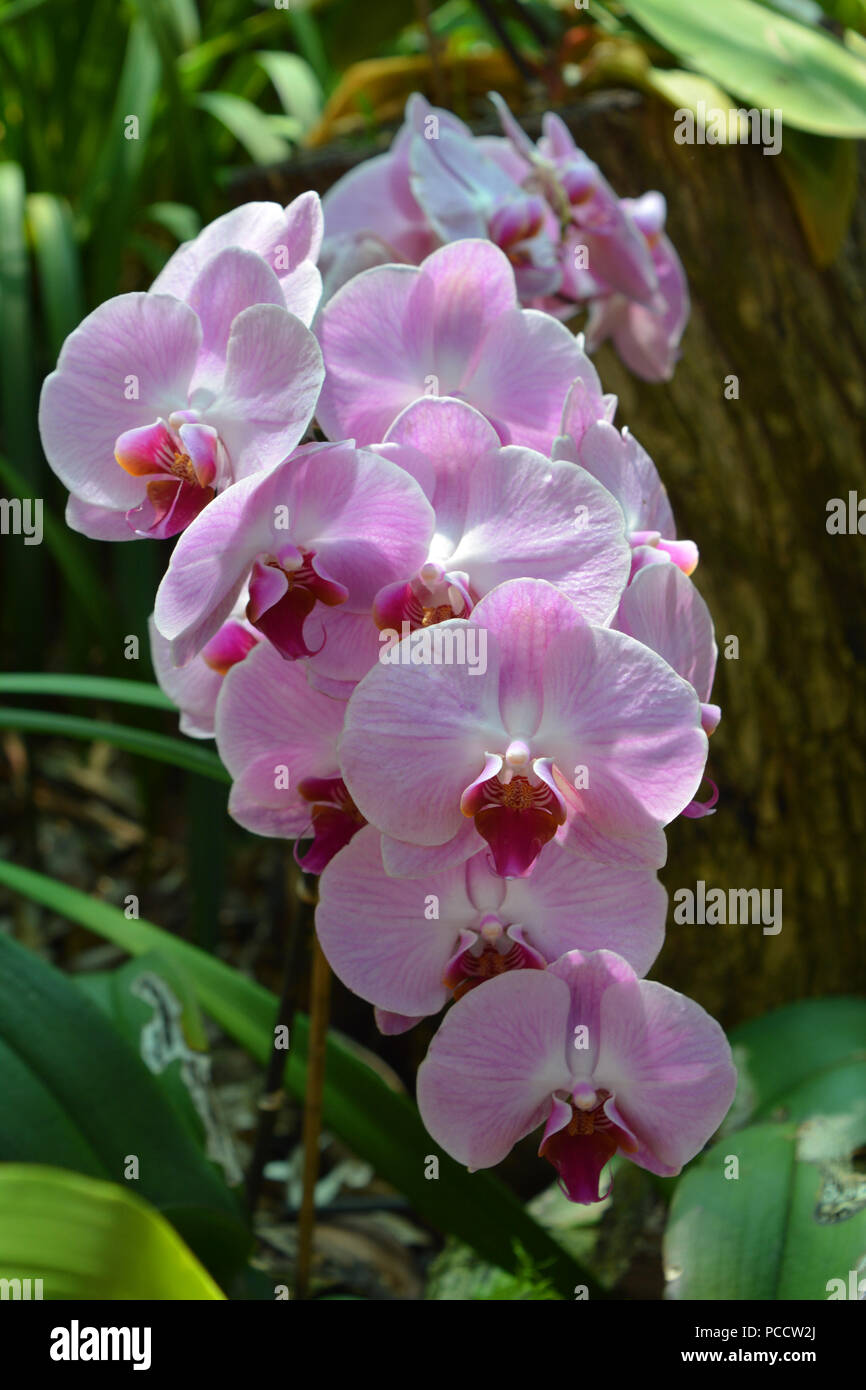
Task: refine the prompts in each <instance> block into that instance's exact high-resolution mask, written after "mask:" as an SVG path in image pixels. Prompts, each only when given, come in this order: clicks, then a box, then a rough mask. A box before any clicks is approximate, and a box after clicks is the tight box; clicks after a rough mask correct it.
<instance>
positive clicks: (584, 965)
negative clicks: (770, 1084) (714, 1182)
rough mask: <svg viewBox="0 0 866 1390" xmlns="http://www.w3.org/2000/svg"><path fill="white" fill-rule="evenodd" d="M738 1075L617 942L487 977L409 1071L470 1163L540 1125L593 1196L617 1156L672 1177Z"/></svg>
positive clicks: (445, 1137) (438, 1127) (696, 1012)
mask: <svg viewBox="0 0 866 1390" xmlns="http://www.w3.org/2000/svg"><path fill="white" fill-rule="evenodd" d="M736 1081H737V1076H736V1071H735V1070H734V1066H733V1062H732V1059H731V1049H730V1047H729V1046H728V1042H727V1039H726V1038H725V1035H724V1033H723V1032H722V1029H721V1028H720V1027H719V1025H718V1023H717V1022H716V1021H715V1019H713V1018H711V1017H710V1015H709V1014H707V1013H706V1012H705V1011H704V1010H703V1009H702V1008H701V1007H700V1005H699V1004H696V1003H695V1002H694V1000H691V999H687V998H686V997H685V996H684V995H682V994H678V993H677V992H676V991H675V990H672V989H668V988H666V987H665V986H664V985H660V984H656V983H655V981H651V980H639V979H638V978H637V976H636V975H635V972H634V971H633V970H632V968H631V966H630V965H628V964H627V963H626V961H624V960H623V959H622V958H621V957H620V956H618V955H615V954H614V953H613V952H612V951H595V952H592V953H590V954H584V953H582V952H581V951H571V952H569V953H568V954H567V955H564V956H563V957H562V958H561V959H560V960H559V961H557V962H556V963H555V964H554V965H551V966H549V967H548V969H547V970H520V971H515V972H514V973H511V974H506V975H502V976H500V977H499V978H498V979H494V980H490V981H488V983H486V984H485V985H484V986H483V987H482V988H481V989H477V990H473V991H472V993H470V994H468V995H467V996H466V997H465V998H464V999H461V1000H460V1001H459V1002H458V1003H457V1004H455V1005H454V1007H453V1009H451V1010H450V1012H449V1013H448V1014H447V1015H446V1017H445V1019H444V1021H443V1023H442V1025H441V1027H440V1028H439V1031H438V1032H437V1034H436V1036H435V1037H434V1039H433V1041H432V1043H431V1045H430V1051H429V1053H428V1055H427V1057H426V1059H425V1061H424V1062H423V1063H422V1064H421V1067H420V1070H419V1072H418V1106H419V1109H420V1111H421V1117H422V1119H423V1121H424V1124H425V1125H426V1127H427V1129H428V1130H429V1132H430V1134H431V1135H432V1136H433V1138H434V1139H435V1140H436V1142H437V1143H438V1144H440V1145H441V1146H442V1148H443V1149H444V1150H445V1151H446V1153H449V1154H450V1155H451V1156H452V1158H455V1159H457V1161H458V1162H460V1163H465V1164H466V1165H467V1166H468V1167H469V1168H470V1170H474V1169H477V1168H490V1167H493V1165H494V1164H496V1163H501V1161H502V1160H503V1159H504V1158H505V1156H506V1154H507V1153H508V1152H509V1150H510V1149H511V1148H512V1147H513V1145H514V1144H516V1143H517V1142H518V1140H520V1139H523V1138H524V1137H525V1136H526V1135H528V1134H531V1133H532V1131H533V1130H534V1129H536V1128H538V1126H539V1125H542V1124H543V1125H544V1133H543V1136H542V1139H541V1144H540V1147H539V1154H540V1155H542V1156H543V1157H544V1158H546V1159H547V1160H548V1162H549V1163H551V1164H552V1165H553V1166H554V1168H555V1169H556V1171H557V1173H558V1175H559V1182H560V1186H561V1187H562V1189H563V1191H564V1192H565V1193H566V1195H567V1196H568V1197H569V1198H570V1200H571V1201H573V1202H580V1203H585V1204H588V1203H591V1202H597V1201H600V1200H601V1198H602V1197H604V1196H606V1195H607V1191H609V1187H608V1188H607V1190H606V1191H602V1190H601V1186H600V1180H601V1176H602V1172H603V1170H604V1168H605V1167H606V1166H607V1164H608V1163H609V1161H610V1159H611V1158H613V1156H614V1154H616V1153H620V1154H622V1155H623V1157H625V1158H628V1159H630V1160H631V1161H632V1162H633V1163H636V1164H637V1165H638V1166H639V1167H641V1168H646V1169H648V1170H649V1171H650V1172H651V1173H658V1174H660V1175H662V1176H664V1177H672V1176H674V1175H675V1174H677V1173H679V1172H680V1171H681V1169H682V1167H683V1165H684V1164H685V1163H688V1161H689V1160H690V1159H691V1158H694V1156H695V1155H696V1154H697V1153H699V1152H700V1150H701V1149H702V1148H703V1146H704V1145H705V1144H706V1142H707V1140H708V1139H709V1138H710V1137H711V1136H712V1134H713V1133H714V1131H715V1130H716V1129H717V1127H718V1125H719V1124H720V1123H721V1121H722V1120H723V1118H724V1116H725V1114H726V1113H727V1111H728V1108H729V1106H730V1104H731V1101H732V1100H733V1097H734V1091H735V1089H736Z"/></svg>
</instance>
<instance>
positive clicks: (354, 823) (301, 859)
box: [295, 777, 367, 874]
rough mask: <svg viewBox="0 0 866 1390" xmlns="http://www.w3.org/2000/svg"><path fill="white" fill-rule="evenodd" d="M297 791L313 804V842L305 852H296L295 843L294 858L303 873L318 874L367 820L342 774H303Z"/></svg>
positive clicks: (311, 816) (311, 815)
mask: <svg viewBox="0 0 866 1390" xmlns="http://www.w3.org/2000/svg"><path fill="white" fill-rule="evenodd" d="M298 793H299V795H300V796H302V797H303V799H304V800H305V801H309V802H310V803H311V805H312V810H311V812H310V819H311V821H312V829H313V836H312V838H313V843H312V845H311V846H310V848H309V849H308V850H307V852H306V853H305V854H304V855H298V852H297V846H296V847H295V858H296V859H297V861H298V863H299V864H300V866H301V868H302V869H304V870H305V872H306V873H309V874H320V873H321V872H322V870H323V869H324V868H325V865H326V864H329V863H330V861H331V860H332V859H333V857H334V855H335V854H336V853H337V852H338V851H339V850H341V849H342V848H343V846H344V845H347V844H348V843H349V841H350V840H351V838H352V836H353V835H355V834H357V832H358V831H359V830H360V829H361V828H362V826H364V825H366V824H367V822H366V821H365V820H364V817H363V816H362V815H361V812H360V811H359V810H358V808H357V806H356V805H355V803H354V801H353V800H352V798H351V796H350V795H349V792H348V790H347V788H346V784H345V782H344V781H343V779H342V777H304V778H302V780H301V781H300V782H299V783H298Z"/></svg>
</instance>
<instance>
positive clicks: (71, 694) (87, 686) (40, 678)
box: [0, 671, 175, 710]
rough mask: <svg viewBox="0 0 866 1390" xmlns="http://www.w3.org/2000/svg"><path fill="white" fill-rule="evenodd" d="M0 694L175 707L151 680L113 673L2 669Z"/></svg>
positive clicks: (165, 707) (166, 707) (164, 707)
mask: <svg viewBox="0 0 866 1390" xmlns="http://www.w3.org/2000/svg"><path fill="white" fill-rule="evenodd" d="M0 695H62V696H64V697H65V698H66V699H70V700H72V699H78V700H111V701H116V702H118V703H120V704H124V705H143V706H144V707H145V708H147V709H166V710H171V709H174V708H175V707H174V705H173V704H172V702H171V700H170V699H169V698H168V696H167V695H165V694H163V692H162V691H161V690H160V688H159V686H158V685H153V684H152V683H151V682H150V681H128V680H119V679H117V678H115V677H113V676H70V675H65V674H60V673H55V672H53V671H50V672H43V671H3V672H0Z"/></svg>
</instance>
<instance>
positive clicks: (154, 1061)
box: [74, 951, 243, 1187]
mask: <svg viewBox="0 0 866 1390" xmlns="http://www.w3.org/2000/svg"><path fill="white" fill-rule="evenodd" d="M74 982H75V984H76V985H78V987H79V989H82V990H83V991H84V992H85V994H86V995H87V997H88V998H89V999H91V1000H92V1001H93V1003H94V1004H96V1005H98V1007H99V1008H101V1009H102V1010H103V1011H104V1013H105V1014H106V1015H107V1016H108V1018H109V1019H110V1020H111V1022H112V1023H113V1025H114V1026H115V1027H116V1028H117V1029H118V1031H119V1032H120V1033H122V1034H123V1036H124V1037H125V1038H126V1040H127V1042H129V1043H131V1045H132V1046H133V1047H134V1048H135V1050H136V1052H137V1053H138V1055H139V1056H140V1057H141V1059H142V1061H143V1062H144V1063H145V1066H146V1067H147V1068H148V1070H149V1071H150V1072H151V1073H152V1075H153V1076H154V1077H155V1078H156V1080H157V1082H158V1084H159V1087H160V1089H161V1090H162V1092H163V1094H164V1095H165V1097H166V1099H167V1100H168V1101H169V1102H170V1104H171V1105H172V1106H173V1107H174V1109H175V1111H176V1112H177V1114H178V1116H179V1118H180V1120H181V1121H182V1123H183V1124H184V1125H185V1126H186V1128H187V1129H188V1130H189V1132H190V1134H191V1135H192V1136H193V1138H194V1139H195V1141H196V1144H197V1145H198V1146H199V1147H201V1148H202V1149H203V1150H204V1152H205V1155H206V1156H207V1158H209V1159H210V1160H211V1161H212V1162H213V1163H214V1164H217V1165H219V1167H220V1169H221V1173H222V1177H223V1179H224V1181H225V1182H226V1183H228V1185H229V1186H230V1187H234V1186H239V1185H240V1183H241V1182H242V1181H243V1172H242V1171H241V1169H240V1167H239V1166H238V1161H237V1158H236V1156H235V1153H234V1148H233V1145H232V1142H231V1136H230V1135H229V1133H228V1131H227V1130H226V1129H225V1127H224V1125H223V1123H222V1121H221V1118H220V1116H219V1113H218V1111H217V1108H216V1106H215V1104H214V1098H213V1090H212V1087H211V1083H210V1068H211V1063H210V1058H209V1056H208V1045H207V1034H206V1032H205V1029H204V1024H203V1021H202V1017H201V1013H200V1011H199V1006H198V1001H197V1000H196V997H195V992H194V990H193V989H192V986H191V985H190V983H189V981H188V979H187V978H186V976H185V975H184V973H183V972H182V971H181V970H179V969H178V968H177V966H175V965H173V964H172V963H171V961H170V960H168V959H167V957H166V956H165V955H164V954H162V953H160V952H158V951H148V952H146V953H145V954H144V955H143V956H139V957H138V958H137V959H136V960H131V961H127V963H126V964H125V965H122V966H121V967H120V968H119V969H116V970H100V971H94V972H90V973H88V974H84V975H76V976H75V977H74Z"/></svg>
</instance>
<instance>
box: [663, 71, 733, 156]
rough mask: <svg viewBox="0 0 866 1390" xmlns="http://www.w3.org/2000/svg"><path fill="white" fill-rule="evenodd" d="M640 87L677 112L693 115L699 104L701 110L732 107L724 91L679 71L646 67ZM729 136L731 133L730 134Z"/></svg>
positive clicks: (705, 78) (695, 75)
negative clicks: (644, 87) (668, 104)
mask: <svg viewBox="0 0 866 1390" xmlns="http://www.w3.org/2000/svg"><path fill="white" fill-rule="evenodd" d="M643 85H645V86H646V87H647V88H648V89H649V91H651V92H655V93H656V95H657V96H660V97H663V98H664V100H665V101H667V102H669V103H670V105H671V106H675V107H676V108H677V109H678V110H679V109H681V110H684V111H693V112H694V113H695V114H696V115H697V113H698V103H699V102H703V104H704V105H703V109H704V110H705V111H709V110H722V111H728V110H730V109H731V107H732V106H733V105H734V103H733V102H732V101H731V98H730V97H729V96H728V94H727V92H723V91H722V89H721V87H719V86H717V84H716V83H715V82H711V81H710V79H709V78H708V77H701V76H700V74H699V73H696V72H684V71H683V70H682V69H681V68H654V67H649V68H647V69H646V71H645V72H644V74H643ZM737 128H738V129H739V122H737ZM731 133H732V134H734V132H733V131H732V132H731ZM720 143H723V142H720Z"/></svg>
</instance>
